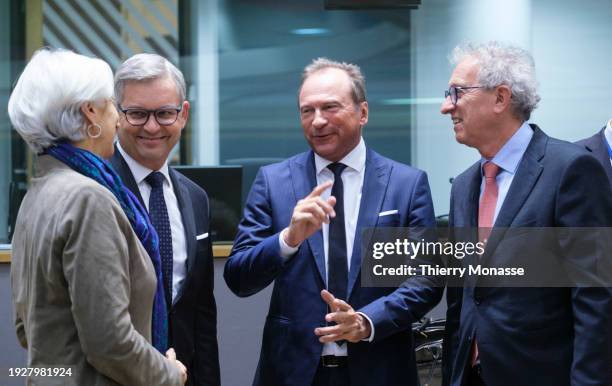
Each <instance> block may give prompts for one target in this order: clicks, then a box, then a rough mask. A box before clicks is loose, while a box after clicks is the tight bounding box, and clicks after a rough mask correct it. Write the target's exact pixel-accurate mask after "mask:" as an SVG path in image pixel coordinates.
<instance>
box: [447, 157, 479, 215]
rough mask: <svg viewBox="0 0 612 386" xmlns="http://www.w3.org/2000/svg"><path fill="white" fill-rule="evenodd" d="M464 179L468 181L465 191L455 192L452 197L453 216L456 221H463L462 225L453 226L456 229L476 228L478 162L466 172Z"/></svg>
mask: <svg viewBox="0 0 612 386" xmlns="http://www.w3.org/2000/svg"><path fill="white" fill-rule="evenodd" d="M465 178H467V180H468V186H467V191H465V192H457V193H456V194H455V197H454V200H455V202H454V204H453V205H454V210H455V213H454V214H453V216H454V218H456V219H465V220H464V221H466V222H463V223H460V224H455V226H458V227H477V226H478V199H479V197H480V184H481V182H482V175H481V171H480V162H476V163H475V164H474V165H472V166H471V167H470V168H469V169H468V170H467V172H466V175H465Z"/></svg>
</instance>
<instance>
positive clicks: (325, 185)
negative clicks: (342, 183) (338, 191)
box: [306, 181, 333, 198]
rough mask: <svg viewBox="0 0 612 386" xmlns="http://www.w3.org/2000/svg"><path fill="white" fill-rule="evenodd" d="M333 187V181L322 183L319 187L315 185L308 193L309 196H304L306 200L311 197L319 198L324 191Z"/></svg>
mask: <svg viewBox="0 0 612 386" xmlns="http://www.w3.org/2000/svg"><path fill="white" fill-rule="evenodd" d="M332 185H333V181H326V182H324V183H322V184H321V185H317V186H316V187H315V188H314V189H313V190H312V192H310V194H309V195H308V196H306V198H312V197H317V196H320V195H321V193H323V192H324V191H325V190H326V189H329V188H331V187H332Z"/></svg>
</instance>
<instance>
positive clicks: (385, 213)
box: [378, 209, 397, 217]
mask: <svg viewBox="0 0 612 386" xmlns="http://www.w3.org/2000/svg"><path fill="white" fill-rule="evenodd" d="M396 213H397V209H393V210H385V211H384V212H380V213H379V214H378V217H383V216H391V215H392V214H396Z"/></svg>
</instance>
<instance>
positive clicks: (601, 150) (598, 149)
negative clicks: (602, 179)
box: [576, 127, 612, 184]
mask: <svg viewBox="0 0 612 386" xmlns="http://www.w3.org/2000/svg"><path fill="white" fill-rule="evenodd" d="M605 129H606V128H605V127H604V128H603V129H601V130H599V131H598V132H597V133H595V134H594V135H593V136H591V137H589V138H585V139H583V140H580V141H578V142H576V144H578V145H582V146H584V148H585V149H587V150H588V151H590V152H591V153H593V155H594V156H595V158H597V160H598V161H599V162H600V163H601V165H602V166H603V168H604V170H605V171H606V175H607V176H608V180H609V181H610V184H612V164H610V154H609V153H608V147H607V146H606V143H605V142H604V141H605V140H606V139H605V136H604V130H605Z"/></svg>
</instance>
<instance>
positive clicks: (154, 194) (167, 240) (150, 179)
mask: <svg viewBox="0 0 612 386" xmlns="http://www.w3.org/2000/svg"><path fill="white" fill-rule="evenodd" d="M164 179H165V177H164V175H163V174H162V173H160V172H152V173H151V174H149V175H148V176H147V178H145V181H146V182H147V183H148V184H149V185H150V186H151V196H150V197H149V217H150V218H151V223H152V224H153V226H154V227H155V230H156V231H157V235H158V236H159V255H160V256H161V264H162V278H163V281H164V292H165V295H166V304H167V305H168V308H170V306H171V305H172V232H171V230H170V218H169V217H168V208H167V207H166V200H164Z"/></svg>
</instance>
